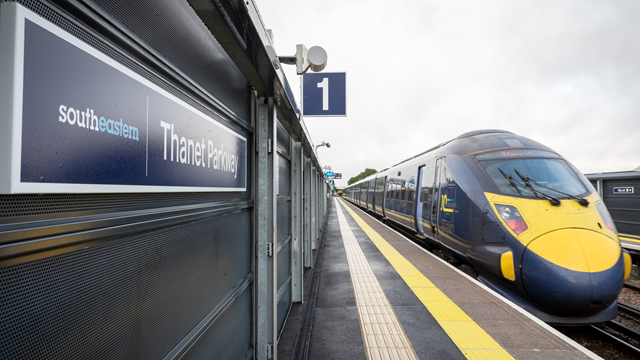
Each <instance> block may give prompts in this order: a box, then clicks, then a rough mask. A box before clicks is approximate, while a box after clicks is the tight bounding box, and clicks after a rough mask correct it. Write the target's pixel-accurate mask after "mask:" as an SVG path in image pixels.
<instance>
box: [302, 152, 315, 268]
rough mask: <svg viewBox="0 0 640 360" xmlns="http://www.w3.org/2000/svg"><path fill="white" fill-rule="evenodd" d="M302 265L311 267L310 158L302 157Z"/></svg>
mask: <svg viewBox="0 0 640 360" xmlns="http://www.w3.org/2000/svg"><path fill="white" fill-rule="evenodd" d="M303 176H304V184H303V188H304V197H303V206H304V209H303V211H304V226H303V231H304V237H303V242H304V266H305V267H313V256H312V255H313V254H312V250H311V160H309V159H307V158H306V157H305V158H304V173H303Z"/></svg>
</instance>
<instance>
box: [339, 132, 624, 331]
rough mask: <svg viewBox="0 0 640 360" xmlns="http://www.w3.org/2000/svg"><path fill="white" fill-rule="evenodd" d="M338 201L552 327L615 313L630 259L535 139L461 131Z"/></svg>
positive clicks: (608, 222)
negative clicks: (404, 233)
mask: <svg viewBox="0 0 640 360" xmlns="http://www.w3.org/2000/svg"><path fill="white" fill-rule="evenodd" d="M343 197H344V198H345V199H346V200H348V201H349V202H351V203H353V204H355V205H357V206H359V207H361V208H362V209H364V210H365V211H367V212H369V213H371V214H373V215H375V216H377V217H379V218H381V219H382V220H383V221H386V222H391V223H393V225H395V226H397V227H398V228H401V229H402V230H405V231H408V232H411V233H412V235H413V237H414V239H416V240H418V241H420V242H422V243H423V244H424V246H426V247H428V248H429V249H431V250H432V251H433V252H434V253H436V254H438V255H439V256H441V257H442V258H444V259H446V260H448V261H449V262H451V263H454V264H456V265H458V266H460V268H461V269H462V270H463V271H465V272H466V273H468V274H469V275H471V276H473V277H475V278H476V279H477V280H478V281H480V282H481V283H483V284H485V285H486V286H488V287H489V288H491V289H493V290H494V291H496V292H497V293H499V294H500V295H502V296H504V297H505V298H507V299H509V300H511V301H512V302H513V303H515V304H517V305H518V306H520V307H522V308H524V309H525V310H527V311H528V312H530V313H531V314H533V315H535V316H536V317H538V318H539V319H541V320H543V321H545V322H547V323H549V324H554V325H568V326H571V325H575V326H580V325H588V324H598V323H604V322H606V321H609V320H612V319H614V318H616V316H617V298H618V295H619V293H620V291H621V289H622V286H623V283H624V280H626V279H627V278H628V277H629V275H630V273H631V265H632V259H631V255H630V254H629V252H627V251H626V250H624V249H622V248H621V246H620V241H619V239H618V233H617V230H616V227H615V225H614V223H613V220H612V218H611V216H610V215H609V212H608V210H607V208H606V207H605V205H604V202H603V201H602V199H601V198H600V197H599V195H598V192H597V191H596V190H595V189H594V188H593V186H592V185H591V183H590V182H589V180H587V179H586V178H585V177H584V175H582V173H581V172H580V171H578V170H577V169H576V168H575V167H574V166H573V165H572V164H571V163H570V162H569V161H568V160H567V159H565V158H564V157H563V156H562V155H560V154H558V153H557V152H555V151H553V150H552V149H550V148H548V147H547V146H545V145H543V144H540V143H538V142H536V141H534V140H531V139H528V138H526V137H523V136H519V135H516V134H514V133H512V132H509V131H505V130H476V131H471V132H467V133H464V134H462V135H460V136H458V137H456V138H454V139H452V140H449V141H446V142H444V143H441V144H439V145H437V146H435V147H433V148H430V149H428V150H427V151H425V152H423V153H420V154H418V155H416V156H413V157H411V158H409V159H406V160H404V161H402V162H400V163H398V164H396V165H394V166H392V167H390V168H388V169H385V170H383V171H380V172H378V173H376V174H373V175H370V176H368V177H367V178H365V179H363V180H360V181H358V182H356V183H354V184H352V185H350V186H348V187H346V188H345V189H344V190H343Z"/></svg>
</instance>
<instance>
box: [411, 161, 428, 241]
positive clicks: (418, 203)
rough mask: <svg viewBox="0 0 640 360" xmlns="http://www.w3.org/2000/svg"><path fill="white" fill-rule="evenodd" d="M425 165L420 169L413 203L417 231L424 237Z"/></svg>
mask: <svg viewBox="0 0 640 360" xmlns="http://www.w3.org/2000/svg"><path fill="white" fill-rule="evenodd" d="M424 168H425V167H424V165H423V166H420V167H419V168H418V179H417V180H416V188H417V189H416V197H415V200H414V202H413V206H414V216H415V217H414V220H415V222H416V230H417V231H418V234H420V235H424V228H423V225H422V211H423V208H424V206H423V203H422V201H423V198H422V193H423V191H422V177H423V176H424Z"/></svg>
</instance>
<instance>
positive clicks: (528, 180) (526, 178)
mask: <svg viewBox="0 0 640 360" xmlns="http://www.w3.org/2000/svg"><path fill="white" fill-rule="evenodd" d="M513 171H515V172H516V174H518V176H519V177H520V179H522V181H524V182H525V183H526V184H530V183H534V184H536V185H538V186H540V187H543V188H545V189H548V190H551V191H555V192H557V193H558V194H562V195H564V196H568V197H570V198H572V199H573V200H575V201H577V202H578V204H580V205H582V206H584V207H587V206H589V200H587V199H584V198H582V199H581V198H579V197H577V196H573V195H569V194H567V193H563V192H562V191H560V190H556V189H553V188H550V187H546V186H544V185H542V184H539V183H538V182H537V181H535V180H533V179H532V178H530V177H529V176H525V175H522V174H520V172H519V171H518V170H517V169H513Z"/></svg>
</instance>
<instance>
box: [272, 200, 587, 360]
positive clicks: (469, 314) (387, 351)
mask: <svg viewBox="0 0 640 360" xmlns="http://www.w3.org/2000/svg"><path fill="white" fill-rule="evenodd" d="M327 221H328V222H327V225H326V227H325V231H324V233H323V236H322V241H321V242H320V246H319V253H320V256H318V262H317V263H316V266H315V268H314V269H313V271H314V272H316V273H314V275H313V277H314V278H316V279H318V281H317V282H316V284H317V289H316V290H317V295H315V294H314V291H313V288H314V285H313V281H310V278H311V277H310V276H307V274H305V281H306V285H307V286H306V287H307V288H310V291H308V292H307V294H308V295H307V296H306V297H305V299H306V300H305V302H306V304H304V305H299V307H298V308H297V310H296V308H294V309H292V314H294V315H292V314H290V316H289V320H288V321H287V324H286V326H285V329H284V330H283V332H282V335H281V338H280V341H279V343H278V358H279V359H287V360H288V359H303V358H306V359H349V360H356V359H465V358H466V359H585V358H591V359H599V357H598V356H597V355H595V354H593V353H592V352H590V351H589V350H587V349H585V348H584V347H582V346H580V345H579V344H577V343H575V342H574V341H573V340H571V339H569V338H567V337H566V336H564V335H563V334H561V333H559V332H558V331H556V330H555V329H553V328H551V327H550V326H548V325H547V324H545V323H543V322H541V321H540V320H538V319H537V318H535V317H534V316H533V315H531V314H529V313H527V312H525V311H524V310H522V309H520V308H519V307H517V306H516V305H514V304H512V303H510V302H509V301H508V300H506V299H504V298H502V297H501V296H500V295H498V294H496V293H495V292H493V291H492V290H490V289H488V288H486V287H485V286H484V285H482V284H480V283H479V282H477V281H475V280H474V279H472V278H471V277H469V276H467V275H466V274H464V273H462V272H461V271H459V270H458V269H456V268H455V267H453V266H452V265H450V264H448V263H446V262H445V261H443V260H441V259H440V258H438V257H436V256H435V255H433V254H431V253H429V252H428V251H426V250H425V249H423V248H422V247H420V246H418V245H417V244H415V243H413V242H411V241H409V240H408V239H406V238H405V237H404V236H402V235H401V234H399V233H397V232H396V231H394V230H393V229H391V228H389V227H387V226H386V225H384V224H382V223H381V222H379V221H377V220H376V219H374V218H372V217H371V216H370V215H368V214H366V213H365V212H363V211H362V210H360V209H358V208H356V207H355V206H353V205H352V204H349V203H348V202H346V201H344V200H342V199H337V198H334V200H333V203H332V205H331V208H330V211H329V214H328V220H327ZM307 272H309V271H307ZM309 283H311V285H308V284H309ZM303 308H304V310H303ZM309 322H311V324H309Z"/></svg>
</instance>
